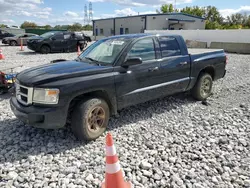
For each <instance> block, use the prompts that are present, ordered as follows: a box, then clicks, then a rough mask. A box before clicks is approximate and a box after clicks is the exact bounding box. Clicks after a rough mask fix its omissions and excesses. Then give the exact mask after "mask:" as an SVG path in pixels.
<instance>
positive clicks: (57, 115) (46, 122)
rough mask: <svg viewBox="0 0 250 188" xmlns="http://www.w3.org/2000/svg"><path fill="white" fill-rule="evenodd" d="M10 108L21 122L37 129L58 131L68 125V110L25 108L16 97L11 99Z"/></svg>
mask: <svg viewBox="0 0 250 188" xmlns="http://www.w3.org/2000/svg"><path fill="white" fill-rule="evenodd" d="M10 106H11V109H12V111H13V113H14V114H15V116H16V117H17V118H18V119H19V120H21V121H22V122H24V123H26V124H28V125H31V126H34V127H37V128H43V129H58V128H62V127H64V125H65V124H66V119H67V110H66V109H65V108H62V107H60V108H59V107H58V108H54V107H53V108H48V107H37V106H23V105H21V104H20V103H19V102H18V101H17V100H16V98H15V97H12V98H11V99H10Z"/></svg>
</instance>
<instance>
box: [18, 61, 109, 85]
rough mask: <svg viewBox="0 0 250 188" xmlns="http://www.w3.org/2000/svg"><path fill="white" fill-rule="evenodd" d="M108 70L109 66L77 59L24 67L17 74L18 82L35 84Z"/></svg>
mask: <svg viewBox="0 0 250 188" xmlns="http://www.w3.org/2000/svg"><path fill="white" fill-rule="evenodd" d="M108 71H110V67H107V66H98V65H95V64H89V63H84V62H79V61H62V62H58V63H51V64H46V65H42V66H38V67H33V68H30V69H26V70H24V71H22V72H20V73H19V74H17V80H18V81H19V82H20V84H23V85H26V86H35V85H40V84H44V83H49V82H54V81H57V80H61V79H67V78H73V77H79V76H87V75H93V74H100V73H104V72H108Z"/></svg>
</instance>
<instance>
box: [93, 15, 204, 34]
mask: <svg viewBox="0 0 250 188" xmlns="http://www.w3.org/2000/svg"><path fill="white" fill-rule="evenodd" d="M181 29H183V30H190V29H192V30H196V29H205V19H204V18H202V17H197V16H193V15H189V14H184V13H170V14H147V15H137V16H127V17H116V18H107V19H99V20H93V33H94V35H95V36H111V35H122V34H131V33H143V32H144V30H181Z"/></svg>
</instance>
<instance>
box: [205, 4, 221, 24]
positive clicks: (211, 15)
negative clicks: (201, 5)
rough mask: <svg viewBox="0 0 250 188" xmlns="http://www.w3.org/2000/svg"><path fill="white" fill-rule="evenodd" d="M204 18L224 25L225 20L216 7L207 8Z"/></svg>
mask: <svg viewBox="0 0 250 188" xmlns="http://www.w3.org/2000/svg"><path fill="white" fill-rule="evenodd" d="M204 17H205V18H206V19H207V20H208V21H210V22H217V23H219V24H222V23H223V20H224V18H223V17H222V16H221V14H220V12H219V10H218V9H217V8H216V7H214V6H208V7H206V9H205V15H204Z"/></svg>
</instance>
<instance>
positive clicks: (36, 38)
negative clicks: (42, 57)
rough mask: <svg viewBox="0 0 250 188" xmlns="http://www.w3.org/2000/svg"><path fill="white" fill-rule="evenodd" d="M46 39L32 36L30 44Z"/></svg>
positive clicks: (29, 40)
mask: <svg viewBox="0 0 250 188" xmlns="http://www.w3.org/2000/svg"><path fill="white" fill-rule="evenodd" d="M43 39H44V38H43V37H41V36H32V37H29V39H28V42H33V41H37V40H43Z"/></svg>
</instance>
